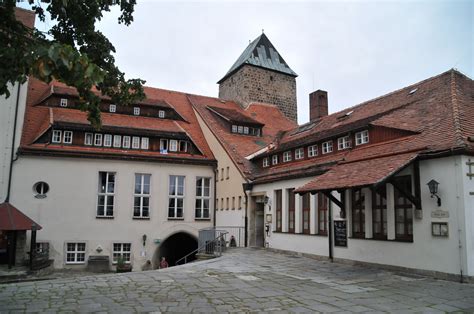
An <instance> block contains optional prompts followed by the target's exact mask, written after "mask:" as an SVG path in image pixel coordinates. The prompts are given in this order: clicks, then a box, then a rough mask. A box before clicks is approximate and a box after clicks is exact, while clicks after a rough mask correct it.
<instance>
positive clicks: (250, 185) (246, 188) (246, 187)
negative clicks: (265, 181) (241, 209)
mask: <svg viewBox="0 0 474 314" xmlns="http://www.w3.org/2000/svg"><path fill="white" fill-rule="evenodd" d="M242 188H243V189H244V193H245V218H244V241H245V247H247V246H248V235H249V231H248V230H249V217H248V208H249V197H248V194H247V192H250V191H252V188H253V183H251V182H245V183H242Z"/></svg>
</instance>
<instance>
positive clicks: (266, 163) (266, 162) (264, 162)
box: [263, 157, 270, 167]
mask: <svg viewBox="0 0 474 314" xmlns="http://www.w3.org/2000/svg"><path fill="white" fill-rule="evenodd" d="M269 165H270V163H269V162H268V157H265V158H263V166H264V167H268V166H269Z"/></svg>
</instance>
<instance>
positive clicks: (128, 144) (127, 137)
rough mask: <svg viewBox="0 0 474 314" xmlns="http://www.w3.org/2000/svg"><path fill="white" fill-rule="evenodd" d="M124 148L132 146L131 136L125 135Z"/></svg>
mask: <svg viewBox="0 0 474 314" xmlns="http://www.w3.org/2000/svg"><path fill="white" fill-rule="evenodd" d="M122 147H123V148H130V136H124V137H123V144H122Z"/></svg>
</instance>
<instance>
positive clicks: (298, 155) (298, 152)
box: [295, 148, 304, 160]
mask: <svg viewBox="0 0 474 314" xmlns="http://www.w3.org/2000/svg"><path fill="white" fill-rule="evenodd" d="M303 158H304V148H297V149H296V150H295V159H297V160H298V159H303Z"/></svg>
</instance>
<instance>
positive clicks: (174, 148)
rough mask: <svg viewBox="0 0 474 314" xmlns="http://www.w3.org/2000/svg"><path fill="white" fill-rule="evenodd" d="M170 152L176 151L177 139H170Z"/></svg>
mask: <svg viewBox="0 0 474 314" xmlns="http://www.w3.org/2000/svg"><path fill="white" fill-rule="evenodd" d="M169 148H170V152H176V151H178V141H177V140H170V146H169Z"/></svg>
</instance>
